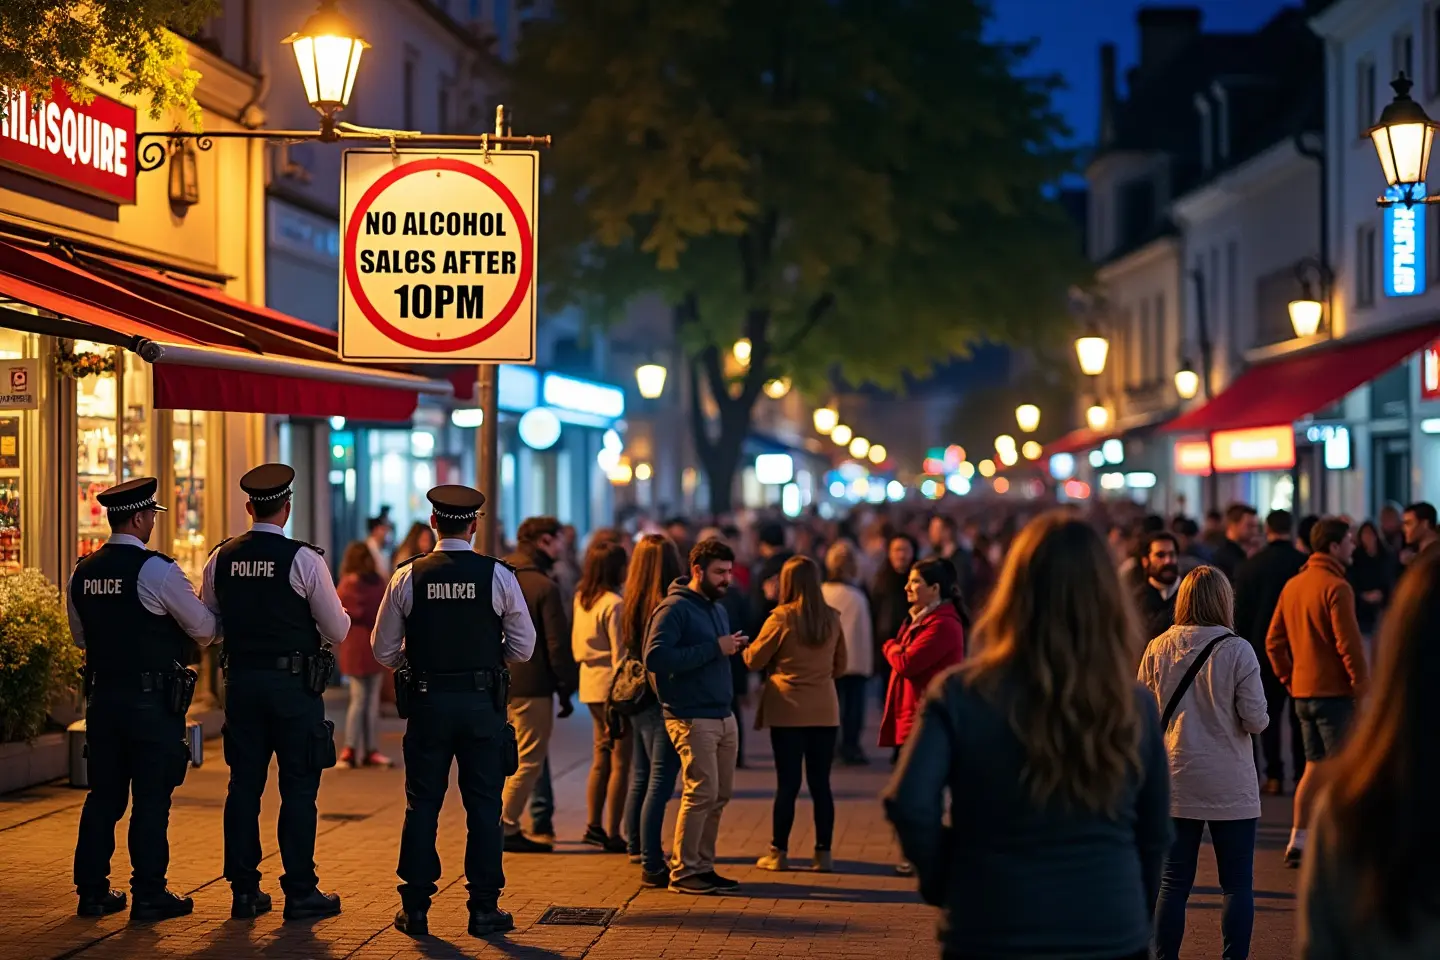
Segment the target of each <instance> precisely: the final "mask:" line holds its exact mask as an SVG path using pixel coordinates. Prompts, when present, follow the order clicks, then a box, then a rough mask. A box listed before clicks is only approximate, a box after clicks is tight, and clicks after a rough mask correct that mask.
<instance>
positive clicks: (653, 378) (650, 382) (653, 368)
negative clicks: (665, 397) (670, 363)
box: [635, 363, 667, 400]
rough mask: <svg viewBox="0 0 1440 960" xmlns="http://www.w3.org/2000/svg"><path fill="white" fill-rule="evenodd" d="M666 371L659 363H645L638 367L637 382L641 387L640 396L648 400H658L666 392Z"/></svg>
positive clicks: (636, 372) (636, 370)
mask: <svg viewBox="0 0 1440 960" xmlns="http://www.w3.org/2000/svg"><path fill="white" fill-rule="evenodd" d="M666 373H667V371H666V370H665V368H664V367H663V366H661V365H660V364H658V363H644V364H641V365H640V366H638V367H636V368H635V384H636V386H638V387H639V388H640V396H642V397H644V398H645V399H646V400H658V399H659V398H660V395H661V394H663V393H664V392H665V375H666Z"/></svg>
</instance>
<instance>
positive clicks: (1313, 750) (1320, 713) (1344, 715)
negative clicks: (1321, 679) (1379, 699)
mask: <svg viewBox="0 0 1440 960" xmlns="http://www.w3.org/2000/svg"><path fill="white" fill-rule="evenodd" d="M1295 716H1297V717H1299V718H1300V736H1301V737H1302V738H1303V739H1304V741H1305V759H1306V760H1309V761H1310V762H1311V763H1319V762H1320V761H1321V760H1324V759H1326V758H1327V757H1333V756H1334V755H1335V754H1336V753H1338V752H1339V751H1340V743H1341V741H1342V740H1344V739H1345V734H1346V732H1347V731H1348V730H1349V729H1350V722H1351V721H1352V720H1353V719H1354V718H1355V701H1354V700H1352V699H1351V698H1350V697H1297V698H1295Z"/></svg>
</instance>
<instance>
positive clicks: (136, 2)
mask: <svg viewBox="0 0 1440 960" xmlns="http://www.w3.org/2000/svg"><path fill="white" fill-rule="evenodd" d="M218 9H219V3H218V0H58V2H57V0H0V84H3V85H5V86H8V87H12V88H28V89H30V90H32V91H34V92H35V93H37V94H39V95H41V96H48V95H49V93H50V84H51V80H52V79H54V78H59V79H60V80H61V81H63V82H64V83H65V86H66V89H67V92H69V93H70V95H71V96H72V97H74V98H75V99H76V100H79V101H80V102H82V103H88V102H89V101H90V99H91V98H92V97H93V94H92V93H91V92H90V91H89V90H87V89H86V88H85V86H84V84H85V82H86V81H91V82H93V81H94V80H98V81H100V82H102V83H113V84H118V85H119V87H120V90H121V92H122V93H124V94H126V95H127V96H141V95H145V96H148V97H149V98H150V116H151V117H152V118H158V117H159V116H160V115H161V113H162V112H163V111H164V110H166V109H168V108H171V107H178V108H181V109H183V110H184V111H185V112H186V114H187V116H188V117H189V119H190V121H191V123H192V124H194V125H196V126H198V125H199V123H200V107H199V105H198V104H197V103H196V102H195V84H196V83H197V82H198V81H199V79H200V75H199V74H198V73H197V72H196V71H194V70H191V69H190V68H189V67H188V66H186V58H185V44H184V42H183V41H182V40H181V39H180V38H179V37H178V36H176V33H180V34H191V33H194V32H195V31H196V30H198V29H199V28H200V26H201V25H202V24H204V22H205V21H206V19H208V18H209V17H210V16H212V15H213V14H214V13H216V12H217V11H218ZM167 28H168V29H167ZM171 30H173V31H175V32H176V33H172V32H170V31H171Z"/></svg>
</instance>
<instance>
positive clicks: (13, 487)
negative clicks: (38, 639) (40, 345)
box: [0, 330, 35, 573]
mask: <svg viewBox="0 0 1440 960" xmlns="http://www.w3.org/2000/svg"><path fill="white" fill-rule="evenodd" d="M33 341H34V338H33V337H32V336H30V335H29V334H24V333H20V332H19V331H17V330H0V359H3V360H20V359H23V358H24V357H25V356H26V355H27V353H28V355H29V356H31V357H33V356H35V350H34V347H33ZM34 416H35V414H34V413H33V412H26V413H22V412H20V411H10V412H7V413H6V414H4V415H3V416H0V573H18V572H19V571H20V570H21V569H22V568H23V567H24V565H25V555H24V551H23V550H22V549H21V548H22V546H23V539H22V531H23V529H24V525H23V523H22V520H23V517H22V514H21V506H22V504H23V500H22V498H21V494H22V491H24V490H25V484H24V483H23V480H24V472H23V468H24V467H25V466H27V464H26V462H25V459H26V455H27V450H26V448H25V446H24V440H25V431H26V425H27V424H28V423H33V419H34Z"/></svg>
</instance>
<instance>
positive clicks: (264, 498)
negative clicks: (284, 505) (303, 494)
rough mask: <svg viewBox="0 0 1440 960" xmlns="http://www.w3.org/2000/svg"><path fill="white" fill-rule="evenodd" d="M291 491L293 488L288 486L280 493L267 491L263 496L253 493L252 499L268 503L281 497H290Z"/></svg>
mask: <svg viewBox="0 0 1440 960" xmlns="http://www.w3.org/2000/svg"><path fill="white" fill-rule="evenodd" d="M290 493H291V488H290V487H286V488H285V489H284V490H281V491H279V492H278V493H267V494H264V495H263V496H262V495H257V494H253V493H252V494H250V500H251V502H252V503H267V502H269V501H271V500H279V499H280V498H281V497H288V496H290Z"/></svg>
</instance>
